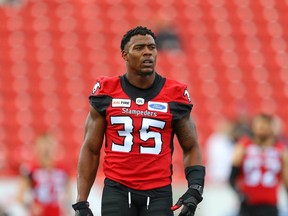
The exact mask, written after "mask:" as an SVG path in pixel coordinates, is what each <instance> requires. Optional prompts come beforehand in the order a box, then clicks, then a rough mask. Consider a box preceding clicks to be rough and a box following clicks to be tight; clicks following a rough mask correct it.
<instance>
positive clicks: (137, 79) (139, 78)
mask: <svg viewBox="0 0 288 216" xmlns="http://www.w3.org/2000/svg"><path fill="white" fill-rule="evenodd" d="M125 77H126V79H127V81H128V82H129V83H130V84H131V85H133V86H135V87H137V88H140V89H147V88H150V87H151V86H152V85H153V83H154V80H155V72H153V73H151V74H147V75H143V74H132V73H126V74H125Z"/></svg>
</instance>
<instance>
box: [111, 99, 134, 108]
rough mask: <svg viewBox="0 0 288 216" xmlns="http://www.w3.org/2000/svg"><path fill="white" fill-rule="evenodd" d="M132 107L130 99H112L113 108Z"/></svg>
mask: <svg viewBox="0 0 288 216" xmlns="http://www.w3.org/2000/svg"><path fill="white" fill-rule="evenodd" d="M130 106H131V100H130V99H119V98H113V99H112V107H130Z"/></svg>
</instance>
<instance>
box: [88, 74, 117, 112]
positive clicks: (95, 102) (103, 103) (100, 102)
mask: <svg viewBox="0 0 288 216" xmlns="http://www.w3.org/2000/svg"><path fill="white" fill-rule="evenodd" d="M108 84H109V82H108V81H107V78H106V77H100V78H99V79H98V80H97V81H96V83H95V85H94V87H93V90H92V93H91V95H90V96H89V101H90V104H91V106H93V108H94V109H95V110H96V111H97V112H99V113H100V114H101V115H102V116H104V117H105V115H106V109H107V107H108V106H109V105H110V103H111V101H112V97H110V96H109V95H108V92H106V91H105V87H107V85H108Z"/></svg>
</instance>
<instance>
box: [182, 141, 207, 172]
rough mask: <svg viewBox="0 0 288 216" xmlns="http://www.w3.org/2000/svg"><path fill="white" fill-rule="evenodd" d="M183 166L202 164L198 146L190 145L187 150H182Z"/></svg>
mask: <svg viewBox="0 0 288 216" xmlns="http://www.w3.org/2000/svg"><path fill="white" fill-rule="evenodd" d="M183 164H184V167H189V166H194V165H203V161H202V155H201V150H200V148H199V146H198V145H197V146H194V147H191V149H190V150H189V151H183Z"/></svg>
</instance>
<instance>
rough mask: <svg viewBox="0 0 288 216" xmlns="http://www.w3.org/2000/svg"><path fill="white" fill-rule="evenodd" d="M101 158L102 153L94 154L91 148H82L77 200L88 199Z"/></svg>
mask: <svg viewBox="0 0 288 216" xmlns="http://www.w3.org/2000/svg"><path fill="white" fill-rule="evenodd" d="M99 158H100V154H93V153H92V152H89V150H85V149H82V151H81V154H80V158H79V162H78V174H77V190H78V195H77V202H79V201H86V200H87V199H88V196H89V193H90V190H91V187H92V185H93V183H94V181H95V177H96V174H97V170H98V165H99Z"/></svg>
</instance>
